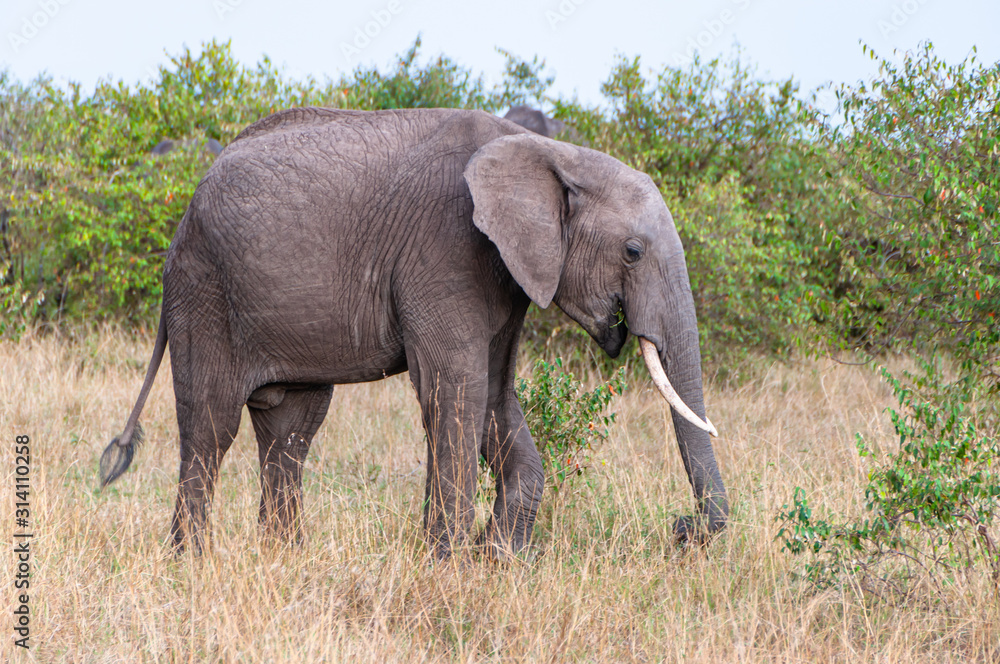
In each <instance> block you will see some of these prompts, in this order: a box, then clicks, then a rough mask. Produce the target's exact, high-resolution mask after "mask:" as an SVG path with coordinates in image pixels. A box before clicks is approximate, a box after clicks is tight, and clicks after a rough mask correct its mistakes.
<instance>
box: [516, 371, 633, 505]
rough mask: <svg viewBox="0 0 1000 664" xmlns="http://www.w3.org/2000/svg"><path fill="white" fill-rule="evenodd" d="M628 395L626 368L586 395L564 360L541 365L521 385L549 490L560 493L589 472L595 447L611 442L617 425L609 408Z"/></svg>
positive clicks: (519, 385) (525, 408)
mask: <svg viewBox="0 0 1000 664" xmlns="http://www.w3.org/2000/svg"><path fill="white" fill-rule="evenodd" d="M624 390H625V370H624V368H621V369H619V370H618V372H617V373H616V374H615V375H614V376H613V377H612V378H611V379H610V380H609V381H607V382H606V383H604V384H602V385H598V386H597V387H595V388H594V389H593V390H591V391H589V392H588V391H582V390H581V385H580V382H579V381H577V380H576V378H575V377H574V376H573V374H572V373H570V372H568V371H564V370H563V362H562V359H561V358H556V360H555V362H553V363H549V362H546V361H545V360H538V361H537V362H535V367H534V372H533V374H532V377H531V380H530V381H527V380H524V379H523V378H522V379H520V380H519V381H518V385H517V397H518V400H519V401H520V402H521V406H522V408H523V409H524V418H525V421H526V422H527V424H528V430H529V431H531V434H532V436H533V437H534V439H535V446H536V447H537V448H538V452H539V454H540V455H541V457H542V466H543V468H544V470H545V483H546V486H548V487H550V488H552V489H553V490H555V491H557V492H558V491H559V490H560V489H561V488H562V487H563V486H564V485H565V484H566V482H567V481H569V480H571V479H572V478H574V477H577V476H579V475H582V474H583V472H584V471H585V470H586V469H587V468H588V464H589V463H590V462H591V453H592V452H593V450H594V446H596V445H598V444H600V443H602V442H603V441H604V440H606V439H607V437H608V427H609V426H610V425H611V423H612V422H614V421H615V413H614V412H608V410H607V409H608V405H609V404H610V403H611V399H612V397H614V396H617V395H620V394H622V392H624Z"/></svg>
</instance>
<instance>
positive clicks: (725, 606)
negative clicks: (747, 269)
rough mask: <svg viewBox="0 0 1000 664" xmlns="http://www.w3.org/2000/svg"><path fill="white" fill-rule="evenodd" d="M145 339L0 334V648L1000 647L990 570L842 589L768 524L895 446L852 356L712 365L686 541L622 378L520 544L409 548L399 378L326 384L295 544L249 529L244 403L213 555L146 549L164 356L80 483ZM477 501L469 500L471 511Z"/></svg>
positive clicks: (132, 657) (170, 416)
mask: <svg viewBox="0 0 1000 664" xmlns="http://www.w3.org/2000/svg"><path fill="white" fill-rule="evenodd" d="M152 346H153V338H152V336H151V335H142V334H140V335H138V336H132V335H127V334H125V333H121V332H116V331H112V330H104V331H103V332H100V333H97V334H87V335H81V336H79V337H73V336H67V335H62V336H58V335H48V336H43V335H40V334H38V333H33V332H30V331H29V332H28V333H27V334H26V335H25V336H24V337H23V338H22V339H21V340H20V341H19V342H12V341H5V342H2V343H0V438H2V440H3V441H4V442H5V446H6V447H7V448H8V449H10V450H11V451H10V452H8V453H6V454H5V459H6V461H5V463H4V465H3V466H2V469H0V477H3V486H4V489H3V492H2V495H3V502H2V503H0V505H2V524H3V525H2V531H3V532H4V533H5V534H4V539H5V541H7V542H11V541H12V537H11V535H12V531H13V525H14V506H13V503H14V499H13V487H14V470H13V468H14V460H13V451H12V447H13V441H14V438H15V436H16V435H23V434H27V435H30V437H31V441H32V442H31V452H32V454H31V466H32V474H31V482H32V483H31V503H32V506H31V510H32V513H31V518H32V525H33V530H34V533H35V538H34V540H33V541H32V547H33V550H34V556H33V558H32V563H31V564H32V566H33V576H32V579H31V584H32V585H31V597H32V600H31V606H32V609H33V612H34V613H33V616H32V624H31V628H32V632H31V644H32V649H31V650H30V651H28V652H24V651H22V650H20V649H15V648H14V647H13V639H12V637H11V632H10V631H9V628H8V629H5V633H4V635H3V638H2V639H0V642H2V644H3V645H2V647H0V659H2V660H3V661H8V660H11V661H38V662H146V661H149V662H178V661H222V662H318V661H325V662H337V661H351V662H352V663H355V664H360V663H361V662H369V661H370V662H395V661H405V662H408V663H415V662H423V661H457V662H474V661H530V662H541V661H602V662H631V661H638V662H658V661H680V660H684V661H712V662H740V661H782V662H795V661H824V662H827V661H828V662H835V661H836V662H860V661H866V662H867V661H872V662H921V661H927V662H931V661H933V662H950V661H955V662H965V661H983V662H987V661H989V662H996V661H998V659H1000V603H998V599H997V596H996V594H995V591H994V588H993V585H992V582H991V581H990V580H989V579H988V578H987V577H986V576H985V575H970V576H968V577H963V576H957V577H956V578H954V579H953V583H951V585H949V586H946V587H938V588H935V589H933V590H932V589H930V588H928V590H927V592H926V594H922V593H920V592H919V591H918V592H914V593H910V594H909V595H908V596H907V597H905V598H904V599H901V598H899V597H895V598H894V597H892V596H888V595H887V596H884V597H883V598H882V599H879V598H877V597H876V596H875V595H872V594H871V593H868V592H865V591H864V590H863V589H861V588H860V587H858V586H857V585H853V584H852V583H851V582H847V583H845V584H844V585H841V586H839V587H834V588H830V589H824V590H821V589H818V588H816V587H814V586H812V585H811V584H810V583H809V582H808V581H807V580H805V579H804V578H803V577H802V575H801V571H802V570H801V568H802V565H803V561H801V560H799V559H796V558H794V557H792V556H789V555H788V554H786V553H785V552H783V551H782V550H781V544H780V542H779V541H776V540H775V536H776V534H777V532H778V529H779V527H780V524H779V523H776V522H775V514H776V513H777V511H778V510H779V508H780V507H781V506H782V504H784V503H787V502H789V501H790V499H791V496H792V490H793V488H794V487H796V486H801V487H803V488H804V489H805V490H806V491H807V493H808V495H809V496H810V501H811V503H812V505H813V507H814V509H829V510H833V511H836V512H838V513H853V512H856V511H857V510H858V509H859V505H860V504H861V501H862V500H863V487H864V485H865V481H866V477H867V466H866V464H867V463H868V461H867V460H866V459H862V458H861V457H859V455H858V453H857V450H856V448H855V444H854V436H855V433H856V432H861V433H862V434H864V435H865V436H866V437H868V438H869V440H872V441H876V442H877V443H878V444H881V445H885V446H892V445H894V444H896V442H898V441H896V440H895V434H894V432H893V428H892V425H891V422H890V421H889V418H888V416H887V415H886V414H885V413H884V408H885V407H886V406H889V405H892V404H893V399H892V395H891V392H890V391H889V389H888V387H887V386H886V385H885V384H884V383H882V382H881V381H880V380H879V379H878V377H877V375H876V373H875V372H874V371H872V370H871V368H869V367H864V366H849V365H845V364H839V363H836V362H833V361H830V360H811V361H805V360H800V361H796V362H793V363H790V364H782V363H773V364H771V363H764V362H763V361H760V360H758V361H756V363H754V364H751V365H748V366H747V367H746V368H745V372H747V373H749V375H750V378H749V379H747V380H746V381H744V382H743V383H742V384H741V385H740V386H739V387H724V386H722V385H721V384H713V383H712V382H711V380H710V382H709V384H708V386H707V394H706V400H707V404H708V408H709V414H710V416H711V418H712V420H713V421H714V422H715V423H716V425H717V426H718V428H719V431H720V436H721V437H720V438H719V439H717V440H716V441H715V450H716V454H717V456H718V458H719V462H720V465H721V468H722V472H723V476H724V478H725V479H726V481H727V484H728V489H729V495H730V499H731V502H732V508H733V514H732V521H731V524H730V526H729V528H728V529H727V531H725V533H724V534H723V535H721V536H720V537H718V538H717V539H716V540H714V541H713V542H712V543H711V544H710V545H709V546H708V547H706V548H704V549H685V548H681V547H678V546H677V545H675V544H674V542H673V541H672V538H671V524H672V522H673V519H674V518H675V517H676V516H677V515H679V514H684V513H688V512H689V511H690V510H691V509H692V498H691V490H690V487H689V485H688V482H687V478H686V477H685V475H684V471H683V468H682V465H681V459H680V455H679V453H678V451H677V448H676V445H675V442H674V441H673V438H672V431H671V430H670V427H669V425H668V420H667V414H666V410H665V407H664V404H663V402H662V400H661V399H660V397H659V396H658V395H657V394H656V393H655V390H652V389H651V387H650V386H649V385H648V384H647V383H645V382H643V381H641V380H637V379H635V378H633V379H632V380H631V381H630V385H629V390H628V392H627V393H626V394H625V395H624V396H623V397H620V398H618V399H617V400H616V401H615V402H613V404H612V408H613V409H614V410H615V411H617V413H618V423H617V425H616V426H614V427H613V428H612V430H611V437H610V438H609V439H608V440H607V441H606V442H605V443H604V444H603V445H602V446H601V447H600V449H599V450H598V451H597V454H596V457H595V459H594V460H593V462H592V467H591V469H590V470H589V471H588V472H587V473H586V474H585V475H584V476H583V477H581V478H579V481H576V482H574V483H573V484H572V485H570V486H569V487H568V488H567V489H566V490H564V491H563V495H559V496H556V495H554V494H553V492H551V491H548V492H547V493H546V495H545V499H544V504H543V510H542V512H541V514H540V517H539V520H538V523H537V525H536V529H535V539H534V542H533V544H532V549H531V551H530V552H529V553H528V554H527V555H526V556H524V557H523V559H521V560H519V561H517V562H514V563H512V564H509V565H507V566H497V565H495V564H491V563H489V562H486V561H485V560H481V559H479V558H476V557H475V556H469V555H464V556H458V557H456V559H455V560H453V561H452V562H450V563H447V564H439V565H433V564H430V563H429V561H428V557H427V549H426V546H425V544H424V542H423V539H422V535H421V524H420V520H421V498H422V495H423V486H424V474H425V469H424V465H423V463H424V456H425V444H424V441H423V432H422V430H421V428H420V425H419V420H418V410H417V407H416V402H415V399H414V398H413V395H412V390H411V388H410V385H409V382H408V380H407V378H406V376H405V375H403V376H397V377H394V378H392V379H389V380H385V381H382V382H379V383H372V384H365V385H356V386H347V387H342V388H338V389H337V391H336V392H335V394H334V399H333V403H332V405H331V408H330V413H329V416H328V417H327V419H326V422H325V424H324V425H323V427H322V428H321V429H320V431H319V433H318V435H317V437H316V439H315V442H314V444H313V448H312V452H311V454H310V457H309V460H308V462H307V466H306V473H305V493H306V496H305V515H304V525H305V533H306V538H305V541H304V543H303V544H302V545H301V546H300V547H293V548H280V547H279V548H268V547H264V548H262V547H261V545H260V541H259V538H258V531H257V507H258V497H259V489H258V484H257V470H258V463H257V447H256V442H255V441H254V439H253V437H252V430H251V427H250V426H249V422H248V418H247V417H244V420H243V426H242V428H241V430H240V434H239V437H238V439H237V440H236V442H235V444H234V446H233V448H232V449H231V451H230V452H229V454H228V456H227V458H226V460H225V462H224V464H223V466H222V475H221V480H220V483H219V487H218V491H217V495H216V500H215V506H214V510H213V516H212V524H213V535H214V546H213V549H212V550H211V552H210V553H208V554H206V555H205V556H203V557H200V558H196V557H193V556H191V555H184V556H181V557H179V558H175V557H174V556H172V555H171V553H170V551H169V549H168V548H167V547H166V545H165V539H166V535H167V531H168V529H169V519H170V516H171V513H172V510H173V501H174V496H175V483H176V480H177V466H178V456H177V454H178V450H177V442H176V438H177V431H176V421H175V416H174V404H173V394H172V387H171V377H170V366H169V362H165V363H164V366H163V367H161V369H160V373H159V376H158V378H157V381H156V383H155V386H154V388H153V391H152V394H151V396H150V399H149V402H148V403H147V405H146V408H145V411H144V414H143V422H144V425H145V428H146V432H147V441H148V442H147V443H146V445H145V446H144V447H143V448H142V449H141V450H140V452H139V453H138V455H137V459H136V461H135V463H134V464H133V468H132V470H130V471H129V472H128V473H127V474H126V475H125V476H124V477H123V478H122V479H121V480H119V482H118V483H117V484H115V485H113V486H111V487H110V488H108V489H106V490H105V491H103V492H102V491H99V490H98V480H97V461H98V459H99V456H100V453H101V451H102V450H103V448H104V446H105V445H106V444H107V442H108V440H110V438H111V437H112V436H113V435H115V434H116V433H118V432H119V431H120V430H121V428H122V426H123V425H124V422H125V418H126V417H127V414H128V412H129V410H130V408H131V407H132V404H133V402H134V399H135V397H136V395H137V393H138V389H139V386H140V384H141V382H142V377H143V372H144V371H145V365H146V362H147V360H148V356H149V353H150V350H151V348H152ZM632 361H634V360H632ZM522 364H525V365H526V364H527V363H522ZM890 364H894V365H895V366H896V367H899V366H905V365H906V364H907V362H906V361H905V360H903V359H899V358H896V359H893V360H890ZM522 373H523V370H522ZM595 374H596V371H595ZM637 375H639V374H637ZM595 378H596V375H591V376H590V377H589V378H588V380H591V381H592V380H594V379H595ZM709 379H711V375H709ZM486 510H487V504H486V502H485V498H484V499H483V500H481V501H480V505H479V511H480V519H479V521H480V525H481V524H482V522H483V521H484V519H485V515H486V513H487V511H486ZM4 559H5V562H4V563H3V564H2V566H0V585H2V587H3V588H5V589H6V590H5V592H4V600H3V602H0V605H6V606H10V604H9V602H12V599H11V598H12V592H13V591H12V588H13V578H12V577H13V558H12V557H11V555H10V554H8V555H6V556H4ZM918 588H919V584H918ZM9 611H10V609H4V611H3V612H4V613H5V614H6V616H8V617H5V618H4V624H6V625H10V622H9V620H10V618H9V616H10V613H9ZM15 650H16V652H15Z"/></svg>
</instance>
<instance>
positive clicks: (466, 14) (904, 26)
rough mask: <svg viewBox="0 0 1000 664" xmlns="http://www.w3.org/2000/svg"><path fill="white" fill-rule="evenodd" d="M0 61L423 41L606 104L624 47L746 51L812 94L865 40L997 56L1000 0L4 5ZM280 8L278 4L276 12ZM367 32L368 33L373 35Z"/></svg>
mask: <svg viewBox="0 0 1000 664" xmlns="http://www.w3.org/2000/svg"><path fill="white" fill-rule="evenodd" d="M3 5H4V9H3V12H2V15H0V68H4V67H7V68H9V69H10V71H11V72H12V73H13V75H14V76H15V77H16V78H19V79H21V80H22V81H27V80H30V79H32V78H34V77H35V76H36V75H38V74H39V73H41V72H47V73H48V74H50V75H51V76H52V77H54V78H55V79H56V80H57V81H66V80H74V81H79V82H81V83H82V84H83V85H84V87H85V89H93V86H94V84H95V82H96V81H97V80H98V79H99V78H109V77H110V78H112V79H114V80H119V79H121V80H124V81H125V82H127V83H135V82H137V81H140V80H141V81H147V80H149V79H150V76H151V73H152V72H154V71H155V69H156V66H157V65H159V64H163V63H165V62H167V56H166V54H167V53H170V54H177V53H179V52H180V51H181V50H182V48H183V46H184V45H187V46H189V47H191V48H192V49H193V50H197V48H198V46H199V45H200V44H201V43H202V42H204V41H207V40H210V39H212V38H213V37H214V38H217V39H221V40H226V39H231V40H232V47H233V52H234V54H235V56H236V57H237V58H238V59H239V60H240V62H241V63H243V64H245V65H248V66H251V65H253V64H255V63H256V62H257V61H258V60H259V59H260V57H261V56H262V55H263V54H267V55H269V56H270V57H271V59H272V60H273V61H274V62H275V63H276V64H277V65H279V66H280V67H282V68H283V70H284V72H285V73H286V74H287V75H289V76H291V77H293V78H301V77H304V76H306V75H309V74H311V75H313V76H315V77H316V78H317V79H319V80H323V79H325V78H326V77H331V78H336V77H337V76H338V75H339V74H341V73H342V72H345V71H349V70H351V69H353V68H354V67H356V66H357V65H358V64H359V63H364V64H376V65H378V66H379V67H380V68H381V69H383V70H385V69H388V68H389V66H390V65H391V63H392V61H393V58H394V56H395V55H397V54H399V53H401V52H403V51H404V50H405V49H406V48H407V47H408V46H409V45H410V44H412V43H413V40H414V38H415V37H416V36H417V34H418V33H419V34H421V35H422V38H423V50H422V53H423V56H424V58H428V57H431V56H434V55H437V54H440V53H443V54H445V55H448V56H450V57H451V58H453V59H455V60H456V61H458V62H459V63H460V64H462V65H463V66H465V67H469V68H471V69H472V70H473V71H474V72H476V73H479V72H482V73H485V74H486V75H487V78H488V80H490V81H495V80H498V79H499V77H500V73H501V71H500V70H501V67H502V65H503V57H502V56H501V55H499V54H498V53H496V51H495V47H501V48H504V49H507V50H509V51H511V52H513V53H515V54H516V55H518V56H521V57H523V58H525V59H530V58H531V57H532V56H533V55H536V54H537V55H538V56H540V57H541V58H544V59H545V61H546V63H547V69H548V71H549V72H550V73H552V74H555V77H556V81H555V86H554V87H553V89H552V90H551V93H552V94H554V95H556V96H564V97H565V96H572V95H573V94H576V95H578V96H579V97H580V99H581V100H583V101H585V102H588V103H591V104H600V103H601V102H602V98H601V96H600V84H601V82H602V81H604V80H605V79H606V78H607V76H608V73H609V72H610V69H611V66H612V64H613V63H614V61H615V56H616V54H623V55H626V56H628V57H630V58H631V57H634V56H636V55H638V56H641V58H642V63H643V68H644V70H645V71H647V72H649V71H650V70H659V69H660V68H662V66H663V65H676V64H681V63H684V62H685V61H686V60H687V57H688V55H689V53H690V51H691V50H692V49H697V50H699V51H700V53H701V54H702V56H703V57H714V56H716V55H723V56H725V55H728V54H730V53H731V52H732V49H733V45H734V44H735V43H737V42H738V43H739V44H740V46H741V47H742V48H743V50H744V53H745V56H746V58H747V59H748V60H749V61H750V62H753V63H755V64H756V65H757V67H758V69H759V72H760V73H761V74H762V75H764V76H768V77H770V78H774V79H784V78H787V77H788V76H794V77H795V78H796V79H797V80H798V81H799V82H800V83H801V84H802V88H803V90H809V89H812V88H814V87H816V86H820V85H822V84H824V83H827V82H830V81H833V82H835V83H840V82H848V83H856V82H857V81H858V80H861V79H865V80H866V79H868V78H870V77H871V76H873V75H874V74H875V66H874V64H873V63H872V61H871V60H870V59H869V58H867V57H866V56H865V55H864V54H863V53H862V50H861V46H860V44H859V40H862V41H864V42H865V43H867V44H869V45H870V46H872V47H874V49H875V50H876V51H878V52H879V53H880V54H885V55H891V53H892V51H893V49H897V50H901V51H905V50H914V49H916V48H917V46H918V45H919V43H920V42H921V41H922V40H926V39H930V40H931V41H932V42H933V43H934V45H935V48H936V51H937V52H938V53H939V54H940V55H942V56H944V57H945V58H946V59H947V60H948V61H949V62H957V61H960V60H962V59H963V58H965V56H967V55H968V54H969V52H970V50H971V48H972V47H973V46H974V45H975V46H977V47H978V49H979V56H978V57H979V59H980V60H981V61H984V62H988V63H993V62H997V61H998V60H1000V1H998V0H949V1H947V2H946V1H944V0H867V1H865V0H839V1H835V0H824V1H822V2H820V1H817V0H797V1H795V0H710V1H708V2H702V3H697V2H690V1H688V2H673V1H671V2H652V1H646V2H640V1H638V0H614V1H612V0H541V1H538V2H528V1H526V0H507V1H506V2H475V1H471V0H467V1H465V2H459V1H457V0H443V1H440V2H435V1H433V0H357V1H355V2H350V3H344V2H330V3H326V4H323V5H310V3H305V2H299V1H296V0H287V1H285V2H282V3H280V4H279V3H275V2H266V1H265V0H171V2H140V1H138V0H132V1H129V2H126V1H125V0H3ZM278 7H280V9H278ZM366 32H367V34H365V33H366Z"/></svg>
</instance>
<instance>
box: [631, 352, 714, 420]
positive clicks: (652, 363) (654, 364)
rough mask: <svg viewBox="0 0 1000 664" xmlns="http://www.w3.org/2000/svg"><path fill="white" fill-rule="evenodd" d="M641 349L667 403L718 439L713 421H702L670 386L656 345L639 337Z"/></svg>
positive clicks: (654, 380)
mask: <svg viewBox="0 0 1000 664" xmlns="http://www.w3.org/2000/svg"><path fill="white" fill-rule="evenodd" d="M639 348H640V349H642V359H643V360H645V361H646V368H647V369H649V375H650V377H651V378H652V379H653V383H654V384H655V385H656V388H657V389H658V390H660V394H662V395H663V398H664V399H666V400H667V403H669V404H670V405H671V406H673V408H674V410H676V411H677V413H678V414H679V415H680V416H681V417H683V418H684V419H685V420H687V421H688V422H690V423H691V424H693V425H695V426H696V427H698V428H699V429H701V430H702V431H707V432H708V433H710V434H711V435H713V436H715V437H718V436H719V432H718V431H716V429H715V426H714V425H713V424H712V422H711V420H709V419H708V418H707V417H706V418H705V421H702V419H701V418H700V417H698V416H697V415H695V414H694V411H693V410H691V409H690V408H688V405H687V404H686V403H684V400H683V399H681V395H679V394H677V390H675V389H674V386H673V385H671V384H670V381H669V380H668V379H667V372H665V371H664V370H663V365H662V364H661V363H660V354H659V353H658V352H657V350H656V345H655V344H653V342H652V341H650V340H649V339H646V338H645V337H639Z"/></svg>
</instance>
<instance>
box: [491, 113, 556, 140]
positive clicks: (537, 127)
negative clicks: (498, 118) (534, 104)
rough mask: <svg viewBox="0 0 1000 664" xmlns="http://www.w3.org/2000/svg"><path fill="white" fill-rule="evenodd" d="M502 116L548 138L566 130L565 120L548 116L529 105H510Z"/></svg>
mask: <svg viewBox="0 0 1000 664" xmlns="http://www.w3.org/2000/svg"><path fill="white" fill-rule="evenodd" d="M503 118H504V120H510V121H511V122H513V123H514V124H518V125H521V126H522V127H524V128H525V129H528V130H530V131H533V132H535V133H536V134H539V135H541V136H546V137H548V138H555V137H556V136H558V135H559V134H561V133H563V132H564V131H566V123H565V122H563V121H562V120H555V119H553V118H550V117H548V116H547V115H545V114H544V113H542V112H541V111H539V110H538V109H536V108H531V107H530V106H511V107H510V110H509V111H507V114H506V115H504V116H503Z"/></svg>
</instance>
